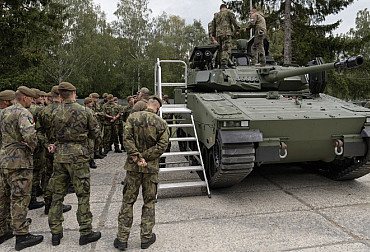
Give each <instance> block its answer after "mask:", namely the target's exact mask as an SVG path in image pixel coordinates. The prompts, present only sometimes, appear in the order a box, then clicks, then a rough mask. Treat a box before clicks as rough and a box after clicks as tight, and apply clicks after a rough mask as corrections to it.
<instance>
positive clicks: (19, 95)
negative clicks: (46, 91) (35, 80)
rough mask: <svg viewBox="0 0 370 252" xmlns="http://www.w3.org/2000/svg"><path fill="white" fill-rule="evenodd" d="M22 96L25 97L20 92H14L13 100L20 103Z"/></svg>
mask: <svg viewBox="0 0 370 252" xmlns="http://www.w3.org/2000/svg"><path fill="white" fill-rule="evenodd" d="M23 96H25V95H24V94H23V93H22V92H21V91H19V90H17V91H15V99H16V100H17V101H20V100H21V99H22V97H23Z"/></svg>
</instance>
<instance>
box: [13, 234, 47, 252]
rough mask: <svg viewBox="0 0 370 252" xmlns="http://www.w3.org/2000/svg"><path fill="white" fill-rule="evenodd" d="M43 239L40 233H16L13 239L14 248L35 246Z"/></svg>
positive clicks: (20, 248)
mask: <svg viewBox="0 0 370 252" xmlns="http://www.w3.org/2000/svg"><path fill="white" fill-rule="evenodd" d="M42 240H44V236H42V235H33V234H29V233H28V234H26V235H17V236H16V241H15V250H17V251H19V250H22V249H25V248H28V247H32V246H35V245H37V244H39V243H41V242H42Z"/></svg>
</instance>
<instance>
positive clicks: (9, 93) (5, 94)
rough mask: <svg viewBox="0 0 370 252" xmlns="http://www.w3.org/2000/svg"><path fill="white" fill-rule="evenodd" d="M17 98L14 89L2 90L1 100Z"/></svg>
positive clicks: (0, 93)
mask: <svg viewBox="0 0 370 252" xmlns="http://www.w3.org/2000/svg"><path fill="white" fill-rule="evenodd" d="M14 98H15V92H14V91H13V90H4V91H1V92H0V100H1V101H11V100H13V99H14Z"/></svg>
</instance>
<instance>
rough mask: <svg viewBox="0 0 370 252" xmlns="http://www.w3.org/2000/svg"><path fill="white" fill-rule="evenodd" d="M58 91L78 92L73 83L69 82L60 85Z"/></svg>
mask: <svg viewBox="0 0 370 252" xmlns="http://www.w3.org/2000/svg"><path fill="white" fill-rule="evenodd" d="M58 90H59V91H60V90H66V91H76V88H75V86H73V85H72V84H71V83H69V82H62V83H59V87H58Z"/></svg>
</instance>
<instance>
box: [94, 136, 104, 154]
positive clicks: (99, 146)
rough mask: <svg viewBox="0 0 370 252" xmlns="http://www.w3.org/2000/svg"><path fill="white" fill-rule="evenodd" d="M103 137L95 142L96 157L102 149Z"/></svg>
mask: <svg viewBox="0 0 370 252" xmlns="http://www.w3.org/2000/svg"><path fill="white" fill-rule="evenodd" d="M101 144H102V137H101V136H99V137H97V138H96V139H95V141H94V155H99V153H100V149H101V148H102V146H101Z"/></svg>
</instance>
